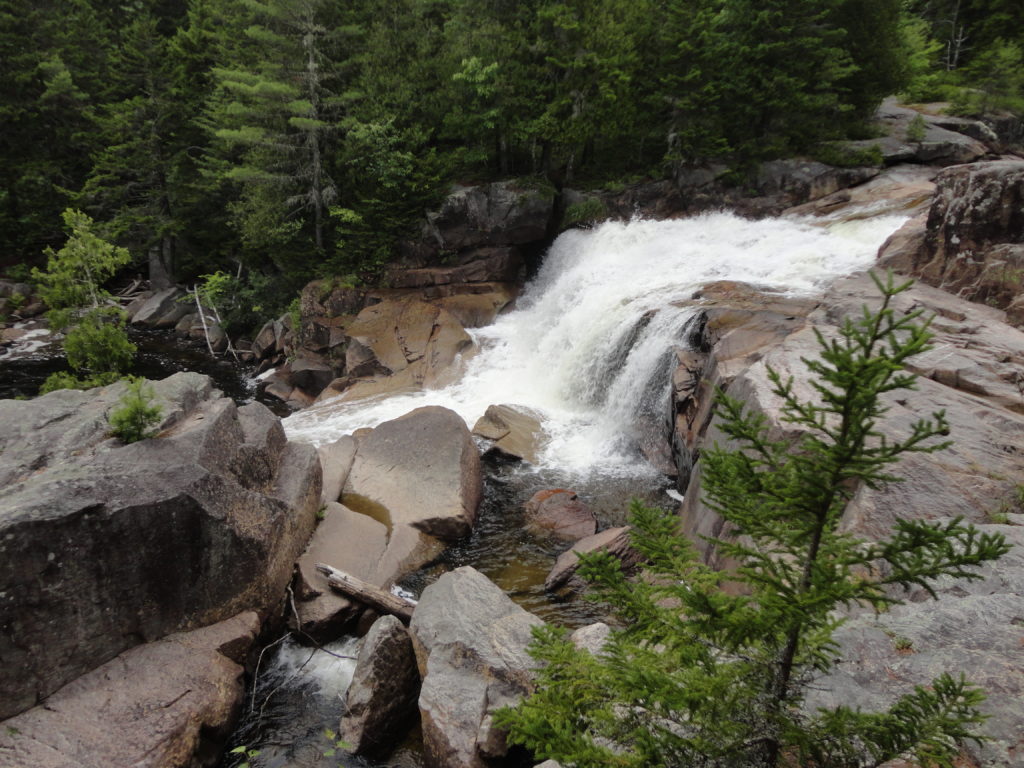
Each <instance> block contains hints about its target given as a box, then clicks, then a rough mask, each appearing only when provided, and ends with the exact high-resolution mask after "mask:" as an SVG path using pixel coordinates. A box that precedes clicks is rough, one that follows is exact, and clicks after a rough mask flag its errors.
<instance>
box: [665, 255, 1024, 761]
mask: <svg viewBox="0 0 1024 768" xmlns="http://www.w3.org/2000/svg"><path fill="white" fill-rule="evenodd" d="M877 302H878V297H877V290H876V289H875V288H874V285H873V284H872V283H871V281H870V280H869V279H868V277H867V276H866V275H864V274H860V275H854V276H851V277H849V278H845V279H843V280H840V281H837V282H836V283H835V284H834V285H833V286H832V288H831V289H830V290H829V292H828V293H827V294H826V295H825V296H824V298H823V300H822V303H821V306H820V308H819V309H817V310H816V311H814V312H812V313H811V314H810V315H809V316H808V320H809V321H810V323H811V324H812V325H813V326H814V327H816V328H817V329H818V330H820V331H821V332H822V333H824V334H825V335H826V336H828V335H831V334H834V333H835V329H836V325H837V324H838V323H839V322H841V320H842V318H843V317H844V316H848V315H850V314H859V313H860V311H861V307H862V306H863V305H864V304H868V305H869V306H873V305H876V304H877ZM894 308H895V310H896V311H897V312H901V311H907V310H910V309H912V308H920V309H923V310H924V312H925V314H926V315H934V320H933V322H932V326H931V329H932V331H933V332H934V333H935V338H934V340H933V345H934V346H933V349H932V350H930V351H928V352H925V353H923V354H921V355H918V356H917V357H915V358H913V359H912V360H911V361H910V363H909V367H910V368H911V369H912V370H914V371H915V372H917V373H919V374H920V375H921V378H919V379H918V382H917V387H918V388H917V391H916V392H911V393H893V394H892V395H890V396H889V397H888V400H887V402H886V405H887V406H888V408H889V410H888V412H887V413H886V414H885V416H884V417H883V418H882V419H880V420H879V422H878V425H877V428H878V430H879V431H880V432H881V433H882V434H885V435H887V436H889V437H890V438H895V437H904V436H906V435H908V434H909V433H910V430H911V428H912V424H913V422H914V421H916V420H917V419H920V418H921V417H923V416H926V415H927V414H929V413H932V412H933V411H936V410H939V409H944V410H945V412H946V415H947V419H948V420H949V422H950V438H951V440H952V441H953V442H952V445H951V446H950V447H949V448H947V449H946V450H943V451H940V452H938V453H934V454H928V455H920V454H913V455H910V456H906V457H904V459H903V460H902V461H901V462H900V463H899V464H898V465H897V466H896V467H895V468H894V472H895V474H897V475H898V476H900V477H902V478H903V480H902V482H899V483H894V484H891V485H889V486H886V487H884V488H879V489H870V488H866V487H861V488H859V489H858V490H857V492H856V494H855V496H854V498H853V499H852V501H851V502H850V504H849V505H848V506H847V509H846V512H845V514H844V516H843V521H842V527H843V529H844V530H845V531H847V532H849V533H851V534H854V535H857V536H860V537H863V538H866V539H869V540H877V539H879V538H881V537H884V536H886V535H888V533H889V532H890V531H891V529H892V526H893V523H894V521H895V520H896V518H897V516H899V517H908V518H917V519H925V520H933V521H944V520H949V519H951V518H953V517H963V518H965V519H966V520H967V521H968V522H971V523H974V524H975V525H977V526H979V527H980V528H981V529H982V530H983V531H993V530H999V531H1000V532H1003V533H1005V534H1006V535H1008V537H1009V538H1010V539H1011V540H1012V541H1014V543H1016V544H1017V547H1015V549H1014V550H1013V551H1012V552H1011V553H1010V554H1009V555H1007V556H1006V557H1004V558H1003V559H1002V560H1000V561H999V562H997V563H995V564H993V565H990V566H987V567H986V568H985V570H984V572H983V573H984V575H985V577H986V578H985V580H984V581H982V582H977V583H966V582H963V581H955V580H942V581H940V582H939V583H937V584H936V587H937V591H938V592H939V594H940V598H941V599H940V600H939V601H938V602H933V601H931V600H929V599H927V595H926V594H925V593H924V592H923V591H921V590H914V591H912V592H911V593H910V594H907V595H904V597H905V598H906V599H907V600H908V602H907V603H906V604H905V605H903V606H901V607H899V608H894V609H892V610H890V611H889V612H888V613H886V614H885V615H883V616H881V617H879V618H877V619H876V618H875V617H874V616H873V615H859V614H854V615H853V616H852V618H851V619H850V621H849V623H848V624H847V625H846V626H844V628H843V629H842V631H841V632H840V634H839V635H838V637H839V639H840V640H841V642H842V644H843V649H844V650H843V654H842V655H843V657H844V659H845V660H846V661H845V662H844V663H843V664H842V665H841V666H840V667H839V669H838V670H837V671H836V672H835V674H834V675H832V676H831V677H830V678H828V679H827V680H826V681H824V682H823V683H816V684H815V686H814V688H815V690H816V691H819V692H820V695H817V696H816V698H815V699H814V700H813V702H812V705H815V706H816V705H818V704H822V705H827V704H830V703H836V702H842V703H846V704H851V703H852V704H854V705H863V706H865V707H871V708H875V707H876V706H878V705H880V704H884V703H886V702H891V701H892V700H893V699H894V698H895V696H896V695H898V694H902V693H906V692H908V691H910V690H912V688H913V686H914V685H927V684H928V683H929V682H930V681H931V680H932V679H933V678H934V677H936V676H937V675H938V674H939V673H940V672H942V671H950V672H952V673H953V674H957V673H959V672H961V671H963V672H965V673H966V674H967V676H968V677H969V678H975V679H976V680H977V682H979V683H980V684H982V685H983V686H984V687H986V688H987V689H988V694H989V698H988V700H987V702H986V704H985V705H984V706H985V708H986V711H987V712H988V713H989V714H991V715H992V717H991V718H990V719H989V720H988V721H986V722H985V723H984V724H983V725H982V726H980V728H979V732H980V733H981V734H983V735H985V736H987V737H989V738H990V739H991V740H990V741H988V742H986V743H985V744H984V745H983V746H980V747H979V746H978V745H975V744H973V743H970V742H969V743H968V744H967V745H966V747H965V750H966V754H967V755H968V758H967V759H968V760H969V761H971V764H976V765H985V766H1007V767H1008V766H1014V765H1017V764H1018V763H1019V760H1018V759H1016V758H1014V757H1013V754H1014V750H1015V749H1019V747H1018V746H1017V745H1018V744H1019V735H1020V733H1022V732H1024V706H1022V705H1021V702H1022V701H1024V675H1022V673H1021V671H1020V665H1019V663H1018V662H1017V657H1018V656H1019V652H1018V650H1016V649H1017V647H1018V646H1019V640H1020V631H1019V629H1020V628H1019V627H1018V626H1017V624H1018V623H1019V621H1020V617H1021V616H1024V599H1022V598H1021V594H1022V593H1024V567H1022V566H1024V556H1022V555H1021V554H1020V549H1019V545H1020V542H1021V540H1022V534H1021V533H1020V528H1019V527H1017V526H1015V525H1004V524H1002V523H1001V522H1000V521H1002V520H1006V521H1008V522H1014V521H1015V520H1017V519H1019V517H1018V515H1019V512H1020V511H1021V509H1020V502H1019V499H1018V496H1017V483H1018V481H1019V478H1020V477H1022V476H1024V455H1022V454H1021V452H1020V450H1019V446H1020V445H1021V444H1022V443H1024V415H1022V412H1024V405H1022V403H1024V399H1022V395H1021V389H1020V387H1018V385H1017V382H1018V381H1019V380H1020V377H1019V371H1018V370H1017V368H1018V365H1017V363H1016V362H1015V361H1018V360H1021V359H1024V333H1022V332H1021V331H1020V330H1017V329H1015V328H1012V327H1010V326H1008V325H1006V324H1005V323H1003V322H1002V318H1003V317H1004V315H1003V313H1002V312H1000V311H999V310H996V309H993V308H991V307H985V306H981V305H978V304H972V303H970V302H967V301H963V300H961V299H957V298H955V297H953V296H950V295H949V294H948V293H945V292H943V291H940V290H937V289H935V288H932V287H929V286H926V285H921V284H918V285H915V286H914V287H913V288H912V289H911V290H909V291H907V292H906V293H903V294H900V295H899V296H898V297H897V298H896V300H895V301H894ZM818 350H819V347H818V344H817V342H816V340H815V338H814V335H813V332H812V327H805V328H801V329H797V330H795V331H794V332H793V333H791V334H790V335H788V336H786V337H785V338H783V339H782V340H781V341H778V342H777V343H776V344H775V345H774V346H772V347H770V348H767V349H765V350H763V356H762V357H761V359H758V360H753V361H747V367H746V368H745V369H743V370H740V371H737V372H736V373H735V375H733V376H732V377H731V379H730V382H731V383H730V384H729V385H728V389H727V392H728V394H729V395H731V396H733V397H737V398H740V399H741V400H743V401H744V402H745V403H746V404H747V405H748V406H749V407H750V408H752V409H753V410H755V411H758V412H760V413H763V414H764V415H765V416H766V417H767V419H768V424H769V425H770V427H771V433H770V437H771V439H794V438H795V437H796V436H797V435H796V434H794V433H793V431H792V427H791V426H790V425H787V424H785V423H783V422H781V421H780V402H779V400H778V398H777V397H776V396H775V395H774V394H772V392H771V384H770V381H769V380H768V376H767V366H771V367H772V368H774V369H775V370H776V371H777V372H778V373H779V374H780V375H781V376H782V377H783V379H786V378H788V377H789V376H793V377H794V382H795V384H794V386H795V387H796V392H797V394H798V396H800V397H802V398H805V399H810V398H812V397H813V396H814V392H813V390H812V389H811V388H810V386H809V383H808V377H807V373H806V367H805V365H804V363H803V362H802V361H801V358H811V357H816V356H817V354H818ZM710 354H711V355H712V356H714V355H715V354H716V351H715V350H714V349H712V350H711V352H710ZM715 441H717V442H718V443H719V444H720V445H721V446H722V447H729V445H730V443H729V439H728V436H727V435H725V434H724V433H723V432H722V431H721V430H720V429H719V428H718V424H717V421H716V419H711V420H710V422H709V424H708V426H707V428H706V430H702V431H701V434H700V438H699V440H698V446H699V445H702V444H711V443H712V442H715ZM701 497H702V492H701V470H700V464H699V462H698V464H697V467H696V471H695V472H694V475H693V479H692V481H691V482H690V485H689V487H688V488H687V489H686V496H685V501H684V502H683V505H682V508H681V510H680V516H681V518H682V521H683V526H684V530H685V532H686V533H687V535H688V536H689V537H690V538H691V540H692V541H694V543H695V545H696V546H697V548H698V550H699V551H700V552H701V554H702V556H703V559H704V560H705V562H707V563H709V564H710V565H712V566H714V567H716V568H729V567H732V566H733V565H734V563H730V562H729V561H727V560H725V559H724V558H723V557H721V556H720V555H719V553H717V552H715V551H714V550H713V549H712V548H711V546H710V544H709V543H708V542H707V540H706V538H705V537H712V538H721V537H728V536H729V535H730V532H729V531H728V529H727V528H725V526H724V525H723V521H722V520H721V518H719V517H718V516H717V515H716V514H714V513H713V512H711V510H709V509H708V508H707V507H706V506H705V505H704V504H703V502H702V501H701ZM886 633H891V634H892V635H893V636H898V637H905V638H907V640H908V641H909V642H910V648H909V649H908V648H906V647H903V648H896V647H895V645H894V643H893V639H892V638H891V637H889V636H888V635H887V634H886ZM902 645H903V643H902V641H901V646H902Z"/></svg>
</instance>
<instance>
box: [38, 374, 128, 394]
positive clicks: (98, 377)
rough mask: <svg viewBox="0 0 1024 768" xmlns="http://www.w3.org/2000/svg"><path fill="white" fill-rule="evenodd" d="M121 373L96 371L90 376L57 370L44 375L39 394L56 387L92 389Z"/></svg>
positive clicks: (110, 381) (118, 376) (109, 381)
mask: <svg viewBox="0 0 1024 768" xmlns="http://www.w3.org/2000/svg"><path fill="white" fill-rule="evenodd" d="M120 378H121V375H120V374H118V373H115V372H112V371H108V372H106V373H96V374H92V375H90V376H76V375H75V374H73V373H69V372H68V371H58V372H56V373H51V374H50V375H49V376H47V377H46V381H44V382H43V384H42V386H40V387H39V394H40V395H45V394H48V393H50V392H55V391H56V390H58V389H93V388H94V387H105V386H107V385H108V384H113V383H114V382H115V381H118V380H119V379H120Z"/></svg>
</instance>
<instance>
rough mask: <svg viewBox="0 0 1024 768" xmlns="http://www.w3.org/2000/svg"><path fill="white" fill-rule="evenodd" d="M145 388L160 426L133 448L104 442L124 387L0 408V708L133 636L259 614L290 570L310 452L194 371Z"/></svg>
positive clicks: (302, 523)
mask: <svg viewBox="0 0 1024 768" xmlns="http://www.w3.org/2000/svg"><path fill="white" fill-rule="evenodd" d="M153 388H154V390H155V393H156V395H157V401H158V402H160V403H161V404H162V406H163V409H164V419H163V423H162V424H161V429H162V431H161V432H160V434H159V436H158V437H157V438H154V439H151V440H143V441H140V442H137V443H133V444H131V445H123V444H122V443H121V442H120V441H118V440H116V439H113V438H108V437H107V431H108V429H109V426H108V424H107V414H108V413H109V412H110V410H111V409H112V408H113V407H114V406H115V405H116V404H117V402H118V400H119V399H120V397H121V396H122V394H123V393H124V384H123V383H118V384H115V385H111V386H109V387H104V388H101V389H97V390H90V391H86V392H82V391H77V390H60V391H58V392H54V393H51V394H49V395H45V396H43V397H39V398H36V399H35V400H30V401H24V402H22V401H11V400H4V401H0V452H2V456H0V486H2V487H0V615H3V616H4V617H5V618H4V626H3V631H2V632H0V657H2V658H3V659H4V664H3V665H0V716H3V715H12V714H14V713H16V712H18V711H21V710H23V709H25V708H26V707H29V706H32V705H34V704H36V703H37V702H38V701H39V700H40V699H42V698H44V697H46V696H48V695H49V694H51V693H53V692H54V691H55V690H57V689H58V688H59V687H61V686H62V685H64V684H65V683H67V682H69V681H70V680H72V679H74V678H75V677H77V676H79V675H81V674H84V673H85V672H88V671H89V670H91V669H94V668H95V667H97V666H99V665H100V664H103V663H104V662H106V661H108V660H110V659H111V658H113V657H114V656H116V655H117V654H118V653H120V652H122V651H124V650H126V649H127V648H130V647H132V646H134V645H138V644H140V643H144V642H149V641H153V640H157V639H159V638H161V637H164V636H165V635H167V634H169V633H172V632H175V631H178V630H182V629H186V628H191V627H197V626H203V625H206V624H210V623H214V622H217V621H221V620H223V619H225V618H227V617H229V616H232V615H234V614H236V613H238V612H240V611H245V610H255V611H257V612H258V613H260V614H261V615H267V614H268V613H269V611H270V610H271V608H272V607H273V606H275V605H277V603H278V600H279V599H280V596H281V594H283V591H284V588H285V586H286V585H287V583H288V581H289V579H290V578H291V571H292V564H293V563H294V561H295V559H296V557H297V556H298V554H299V552H301V551H302V549H303V548H304V547H305V545H306V541H307V539H308V537H309V534H310V532H311V530H312V527H313V524H314V519H315V513H316V509H317V506H318V505H319V500H320V465H319V461H318V460H317V457H316V452H315V451H314V450H313V449H312V447H310V446H304V445H298V444H294V443H288V442H287V440H286V439H285V436H284V431H283V429H282V428H281V424H280V420H279V419H278V418H277V417H276V416H274V415H273V414H272V413H270V411H268V410H267V409H266V408H265V407H264V406H262V405H260V404H257V403H253V404H250V405H246V406H244V407H242V408H238V407H236V406H235V404H234V403H233V402H231V400H229V399H227V398H219V397H217V396H216V395H215V393H214V392H213V391H212V389H211V386H210V381H209V379H208V378H207V377H205V376H200V375H198V374H192V373H181V374H176V375H175V376H172V377H170V378H168V379H165V380H163V381H160V382H154V383H153ZM217 394H219V393H217Z"/></svg>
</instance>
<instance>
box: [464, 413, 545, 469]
mask: <svg viewBox="0 0 1024 768" xmlns="http://www.w3.org/2000/svg"><path fill="white" fill-rule="evenodd" d="M473 434H474V435H476V436H477V437H482V438H484V439H485V440H492V441H493V444H492V445H491V446H490V448H488V449H487V453H497V454H499V455H501V456H504V457H506V458H513V459H522V460H524V461H528V462H530V463H531V464H536V463H537V451H538V449H539V447H540V443H541V441H542V440H543V439H544V429H543V427H541V423H540V419H539V418H538V417H537V415H536V414H535V413H534V412H533V411H531V410H530V409H528V408H524V407H522V406H516V405H490V406H488V407H487V410H486V411H485V412H484V415H483V416H481V417H480V418H479V419H477V422H476V424H474V425H473Z"/></svg>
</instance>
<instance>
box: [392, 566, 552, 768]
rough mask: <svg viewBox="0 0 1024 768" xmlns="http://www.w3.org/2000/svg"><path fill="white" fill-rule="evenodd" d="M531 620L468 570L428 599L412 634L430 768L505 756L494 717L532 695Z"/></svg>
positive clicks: (441, 582)
mask: <svg viewBox="0 0 1024 768" xmlns="http://www.w3.org/2000/svg"><path fill="white" fill-rule="evenodd" d="M541 623H542V622H541V620H540V619H538V618H537V617H536V616H534V615H533V614H530V613H527V612H526V611H524V610H523V609H522V608H520V607H519V606H517V605H516V604H515V603H513V602H512V600H511V599H510V598H509V597H508V596H507V595H506V594H505V593H504V592H503V591H502V590H501V589H500V588H499V587H497V586H496V585H495V584H493V583H492V582H491V581H490V580H489V579H487V577H485V576H484V575H483V574H481V573H480V572H478V571H476V570H474V569H473V568H470V567H468V566H467V567H463V568H458V569H456V570H455V571H452V572H450V573H446V574H444V575H443V576H442V577H441V578H440V579H438V580H437V581H436V582H435V583H434V584H432V585H430V586H429V587H427V589H425V590H424V592H423V597H422V599H421V600H420V603H419V605H418V606H417V608H416V611H415V612H414V613H413V618H412V623H411V624H410V627H409V629H410V631H411V633H412V638H413V647H414V648H415V650H416V662H417V664H418V666H419V670H420V674H421V675H422V677H423V687H422V688H421V690H420V699H419V707H420V716H421V718H422V724H423V745H424V752H425V757H426V760H427V764H428V765H429V766H431V767H432V768H484V766H485V765H486V761H487V759H489V758H495V757H500V756H502V755H504V754H505V753H506V751H507V745H506V744H505V737H504V734H503V733H502V732H501V731H499V730H498V729H496V728H495V727H494V726H493V724H492V715H493V713H494V712H495V711H496V710H497V709H500V708H501V707H503V706H508V705H512V704H515V703H516V702H518V701H519V699H520V698H521V697H523V696H524V695H526V694H527V693H529V692H530V691H531V690H532V675H531V673H530V669H531V667H532V666H533V665H534V662H533V661H532V659H531V658H530V657H529V655H528V654H527V653H526V646H527V644H528V643H529V642H530V637H531V634H530V629H531V627H533V626H537V625H539V624H541Z"/></svg>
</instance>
